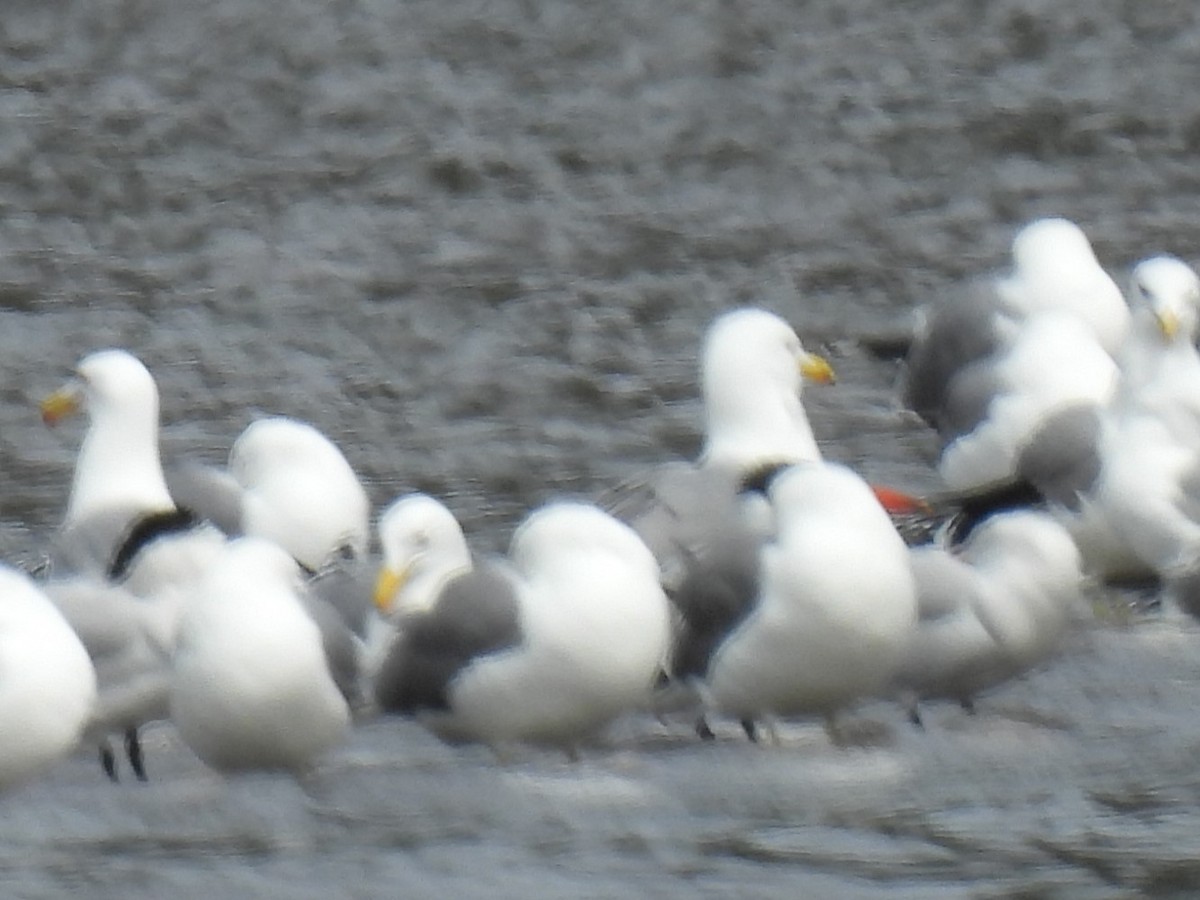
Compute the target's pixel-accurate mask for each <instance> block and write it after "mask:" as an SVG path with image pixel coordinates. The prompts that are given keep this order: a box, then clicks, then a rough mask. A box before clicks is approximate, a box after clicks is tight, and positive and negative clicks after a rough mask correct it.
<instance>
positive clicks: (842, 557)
mask: <svg viewBox="0 0 1200 900" xmlns="http://www.w3.org/2000/svg"><path fill="white" fill-rule="evenodd" d="M768 495H769V499H770V502H771V507H772V509H773V511H774V517H775V523H776V524H775V532H774V538H773V540H772V541H771V542H769V543H767V544H766V545H764V546H763V548H762V549H761V551H760V554H759V556H760V565H759V584H758V588H757V596H756V598H755V600H754V603H753V605H752V608H751V609H750V610H749V611H748V613H747V614H746V615H745V617H744V618H743V619H742V620H741V622H740V623H739V624H737V626H736V627H735V628H734V629H733V630H732V631H731V632H730V633H729V634H728V635H726V636H725V637H724V638H723V639H722V640H721V641H720V642H719V643H718V644H717V645H716V648H715V650H714V652H713V653H712V657H711V660H710V661H709V663H708V667H707V672H706V674H705V687H704V691H705V693H706V695H707V698H708V700H709V702H710V703H711V704H712V706H713V707H714V708H715V709H717V710H718V711H721V712H724V713H727V714H729V715H732V716H735V717H737V718H738V719H740V720H741V721H742V722H743V724H745V723H747V722H753V721H756V720H768V721H769V720H770V719H772V718H775V717H788V716H796V715H812V714H817V715H822V716H824V717H825V718H826V722H827V724H829V726H830V728H831V731H832V730H833V717H834V715H835V714H836V713H837V712H838V711H839V710H842V709H844V708H846V707H848V706H850V705H851V704H853V703H854V702H855V701H857V700H859V699H860V698H862V697H865V696H868V695H871V694H874V693H875V692H876V691H878V690H879V688H881V687H882V686H883V685H884V684H885V683H886V682H887V681H888V679H890V678H891V677H892V676H893V675H894V673H895V670H896V667H897V666H898V665H899V663H900V661H901V660H902V659H903V654H904V652H905V650H906V649H907V647H908V643H909V641H910V640H911V638H912V635H913V632H914V629H915V626H916V622H917V604H916V593H915V586H914V583H913V576H912V572H911V569H910V567H909V563H908V555H907V548H906V547H905V544H904V541H903V540H902V539H901V538H900V536H899V534H897V532H896V529H895V527H894V526H893V525H892V522H891V520H890V519H889V518H888V515H887V512H886V511H885V510H884V509H883V507H882V506H881V505H880V503H879V501H878V500H877V499H876V497H875V496H874V494H873V492H872V490H871V488H870V487H869V486H868V485H867V484H866V482H864V481H863V480H862V479H861V478H860V477H858V476H857V475H856V474H854V473H853V472H851V471H850V470H849V469H847V468H845V467H843V466H840V465H835V464H832V463H820V462H818V463H807V464H800V465H796V466H792V467H790V468H788V469H785V470H783V471H782V472H780V473H779V474H778V475H776V476H775V479H774V480H773V481H772V483H771V485H770V487H769V489H768ZM747 730H748V731H749V730H750V729H749V728H747Z"/></svg>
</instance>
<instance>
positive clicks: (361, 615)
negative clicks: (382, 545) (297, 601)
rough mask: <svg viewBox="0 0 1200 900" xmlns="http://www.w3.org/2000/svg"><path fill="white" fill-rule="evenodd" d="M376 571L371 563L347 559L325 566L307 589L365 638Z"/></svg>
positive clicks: (309, 581)
mask: <svg viewBox="0 0 1200 900" xmlns="http://www.w3.org/2000/svg"><path fill="white" fill-rule="evenodd" d="M377 571H378V568H377V566H376V565H375V563H373V562H368V561H366V560H361V561H360V560H348V561H346V562H341V563H338V564H336V565H332V566H327V567H326V568H324V569H322V570H321V571H320V572H317V573H316V574H315V575H313V576H312V577H311V578H309V580H308V587H309V590H310V591H312V593H313V594H314V595H316V596H317V597H320V598H321V600H323V601H324V602H325V603H326V604H328V605H329V606H330V607H332V608H333V609H335V610H337V612H338V614H339V615H340V616H341V617H342V621H343V622H344V623H345V624H346V627H347V628H349V629H350V630H351V631H352V632H354V634H356V635H358V637H360V638H363V639H365V638H366V634H367V622H368V620H369V617H370V614H371V610H372V608H373V604H372V601H371V595H372V593H373V591H374V587H375V574H376V572H377Z"/></svg>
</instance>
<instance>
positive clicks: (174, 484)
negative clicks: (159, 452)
mask: <svg viewBox="0 0 1200 900" xmlns="http://www.w3.org/2000/svg"><path fill="white" fill-rule="evenodd" d="M164 474H165V475H166V478H167V489H168V490H169V491H170V493H171V498H172V499H173V500H174V501H175V504H176V506H179V507H180V508H181V509H188V510H191V511H192V512H193V513H194V514H195V515H197V516H198V517H199V518H201V519H205V520H207V521H209V522H211V523H212V524H213V525H215V526H216V527H217V528H219V529H221V531H223V532H225V534H227V535H229V536H230V537H235V536H237V535H239V534H241V533H242V488H241V485H239V484H238V483H237V481H235V480H234V478H233V476H232V475H230V474H229V473H228V472H227V471H225V470H224V469H219V468H216V467H214V466H206V465H203V464H201V463H195V462H192V463H181V464H179V465H175V466H172V467H170V468H169V469H167V470H166V472H165V473H164Z"/></svg>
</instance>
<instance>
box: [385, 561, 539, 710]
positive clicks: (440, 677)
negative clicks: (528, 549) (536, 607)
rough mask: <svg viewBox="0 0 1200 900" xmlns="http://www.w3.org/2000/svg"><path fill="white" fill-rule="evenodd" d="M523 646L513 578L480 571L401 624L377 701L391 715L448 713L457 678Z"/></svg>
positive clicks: (495, 570) (467, 575) (448, 588)
mask: <svg viewBox="0 0 1200 900" xmlns="http://www.w3.org/2000/svg"><path fill="white" fill-rule="evenodd" d="M521 640H522V633H521V621H520V603H519V600H518V597H517V593H516V587H515V585H514V583H513V580H512V578H511V577H510V576H509V575H508V573H507V572H506V571H505V570H503V569H501V568H499V567H498V566H491V565H486V564H485V565H483V566H479V567H477V568H475V569H473V570H472V571H470V572H466V573H464V574H462V575H459V576H458V577H457V578H455V579H453V580H452V581H451V582H449V583H448V584H447V585H446V586H445V588H443V590H442V592H441V594H440V595H439V596H438V599H437V601H436V602H435V603H434V605H433V606H432V607H431V608H430V609H429V610H427V611H425V612H421V613H416V614H413V615H411V616H408V617H406V618H405V619H404V621H403V622H402V624H401V626H400V630H399V633H398V634H397V636H396V638H395V640H394V642H393V643H392V646H391V647H390V648H389V650H388V653H387V656H386V657H385V658H384V661H383V664H382V665H381V666H380V669H379V673H378V675H377V676H376V679H375V700H376V702H377V703H378V704H379V707H380V708H381V709H383V710H384V711H387V712H394V713H404V714H413V713H416V712H418V711H420V710H449V709H450V687H451V685H452V683H453V682H454V680H455V678H457V677H458V676H459V675H460V674H461V673H462V672H463V671H464V670H465V669H466V668H467V667H468V666H470V665H471V664H472V663H473V662H475V661H476V660H478V659H479V658H480V657H483V656H486V655H489V654H493V653H497V652H500V651H503V650H506V649H509V648H512V647H516V646H518V645H520V643H521Z"/></svg>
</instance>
